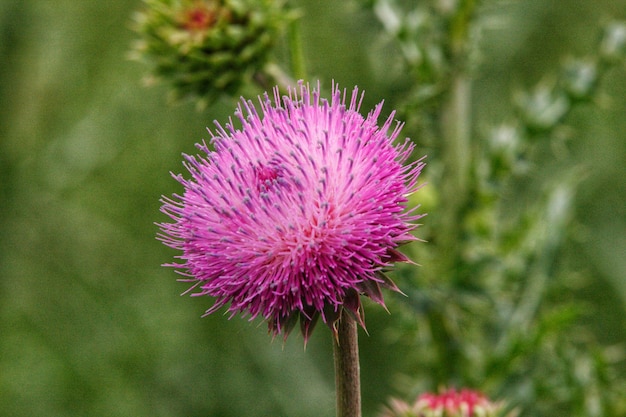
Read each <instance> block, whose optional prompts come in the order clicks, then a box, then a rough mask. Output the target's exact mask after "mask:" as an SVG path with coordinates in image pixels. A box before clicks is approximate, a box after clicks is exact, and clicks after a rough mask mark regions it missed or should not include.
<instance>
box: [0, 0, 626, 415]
mask: <svg viewBox="0 0 626 417" xmlns="http://www.w3.org/2000/svg"><path fill="white" fill-rule="evenodd" d="M294 3H295V4H297V5H300V6H301V7H302V11H303V13H304V19H303V27H302V31H303V35H304V50H305V54H306V59H307V63H308V65H309V71H310V73H311V74H312V75H313V76H314V77H319V78H320V79H321V80H322V81H323V83H325V84H327V85H328V84H330V80H331V79H335V80H336V81H338V82H339V84H340V86H342V87H347V88H351V87H352V86H353V85H355V84H356V85H358V86H359V87H360V88H362V89H365V90H366V91H367V95H366V101H365V103H364V109H367V108H370V107H371V106H372V105H373V104H374V103H377V102H378V101H380V100H381V99H383V98H384V99H385V100H386V109H387V111H389V110H390V109H392V108H393V106H394V98H395V97H397V96H398V93H399V92H400V90H401V89H402V82H398V79H402V74H394V73H393V71H392V69H391V68H389V67H388V66H387V65H386V62H387V60H389V59H390V57H389V56H388V54H389V53H392V52H390V51H389V50H386V49H383V48H381V47H380V45H381V44H380V43H379V42H378V31H379V24H378V22H377V21H376V20H375V19H374V18H373V17H372V16H370V15H368V14H367V13H365V12H363V11H361V10H360V9H359V8H358V7H356V6H355V5H354V4H352V3H351V2H349V1H346V2H340V1H331V0H323V1H316V0H308V1H305V0H301V1H297V2H294ZM493 3H494V5H493V6H491V7H490V8H489V10H488V12H489V13H490V15H491V16H490V17H491V18H493V22H494V23H493V24H492V25H490V24H489V22H487V30H486V32H485V33H484V39H483V41H482V42H483V48H482V50H483V54H484V60H483V63H482V66H481V71H480V73H479V76H478V77H477V79H476V80H475V93H474V94H475V97H474V103H475V106H474V108H473V110H474V116H475V117H474V118H475V123H476V128H477V129H481V128H484V127H485V126H486V125H487V124H489V123H498V122H500V121H502V120H503V118H506V117H507V114H508V112H510V110H511V108H510V106H508V105H506V104H505V103H508V101H509V98H510V97H511V95H512V93H513V88H514V87H528V86H531V85H533V84H535V83H536V82H538V81H539V80H540V79H541V78H542V75H543V74H544V73H545V72H546V71H550V70H551V69H556V67H557V66H558V64H559V63H560V62H561V60H562V59H563V58H564V57H565V56H566V54H567V53H568V52H571V53H572V54H576V55H584V54H586V53H588V52H589V51H590V50H591V48H593V45H594V44H595V41H596V40H597V37H598V33H599V25H600V24H601V23H603V22H606V21H608V20H609V19H611V18H620V19H624V18H626V1H624V0H613V1H610V0H566V1H563V0H527V1H513V2H493ZM498 3H499V4H498ZM496 4H497V5H496ZM139 7H141V2H140V1H138V0H132V1H131V0H117V1H113V2H103V1H97V0H80V1H76V0H56V1H51V0H26V1H24V0H1V1H0V278H1V281H0V415H1V416H7V417H9V416H25V417H26V416H29V417H30V416H49V417H53V416H138V417H140V416H151V417H158V416H170V417H172V416H185V417H191V416H301V417H307V416H311V417H313V416H316V417H319V416H332V415H334V398H333V395H334V394H333V389H334V387H333V384H334V382H333V381H334V380H333V374H332V349H331V340H330V334H329V332H328V331H327V329H325V328H324V327H323V326H320V328H319V329H318V330H317V331H316V332H315V333H314V335H313V338H312V340H311V342H310V344H309V346H308V347H307V349H306V351H305V350H304V349H303V347H302V340H301V338H300V337H299V336H297V335H294V336H293V337H291V338H290V340H289V341H288V342H287V343H285V344H283V343H282V341H281V340H275V341H273V342H272V341H271V338H270V337H269V336H268V335H267V332H266V327H265V325H264V324H263V323H258V322H252V323H250V322H248V321H246V320H242V319H240V318H234V319H232V320H230V321H229V320H227V317H224V316H221V315H219V314H216V315H212V316H210V317H207V318H204V319H201V318H200V316H201V314H202V313H203V312H204V310H205V309H206V308H208V307H209V306H210V300H208V299H198V298H194V299H191V298H189V297H179V296H178V294H180V293H181V292H182V291H184V290H185V289H186V287H185V285H184V284H179V283H177V282H176V275H175V274H174V273H173V271H172V270H169V269H164V268H161V267H160V264H162V263H164V262H167V261H169V260H170V259H171V257H172V255H173V251H171V250H169V249H167V248H165V247H163V245H161V244H160V243H158V242H157V241H156V240H155V238H154V236H155V233H156V231H157V228H156V226H155V225H154V222H157V221H163V220H165V219H164V216H162V215H161V214H160V213H159V211H158V210H159V206H160V203H159V201H158V200H159V197H160V196H161V195H162V194H165V195H169V194H172V193H174V192H178V191H179V185H178V184H177V183H176V182H175V181H174V180H173V179H172V178H171V177H170V176H169V171H174V172H181V170H182V166H181V156H180V155H181V153H182V152H187V153H191V152H195V149H194V143H196V142H197V141H200V140H201V139H203V138H206V137H207V136H208V135H207V133H206V130H205V128H206V127H207V126H212V121H213V120H214V119H217V120H220V121H224V120H225V119H226V117H227V116H228V115H229V114H231V113H232V111H233V109H234V107H235V101H229V100H227V99H223V100H221V101H219V102H217V103H215V104H214V105H213V106H211V107H210V108H209V109H207V110H204V111H203V112H198V111H196V110H195V108H194V106H193V104H192V103H186V104H181V105H176V106H171V105H168V104H166V102H165V94H166V88H165V87H164V86H161V87H156V88H149V89H148V88H145V87H143V86H142V85H141V82H140V80H141V78H142V76H143V75H144V74H145V70H146V68H144V67H143V66H141V65H140V64H137V63H134V62H130V61H129V60H127V59H126V55H127V51H128V49H129V45H130V43H131V42H132V40H133V39H134V38H135V35H134V34H133V32H132V31H131V30H130V29H129V28H130V25H131V15H132V13H133V11H135V10H137V9H138V8H139ZM404 81H406V80H404ZM601 90H602V91H603V94H604V95H606V97H607V98H606V99H605V100H603V101H602V108H601V109H583V111H579V112H578V113H577V114H576V117H575V118H574V123H573V125H572V126H573V128H575V129H576V131H575V132H576V133H575V135H574V136H573V139H572V140H571V142H569V143H568V149H569V152H571V157H572V160H573V161H575V162H576V163H579V164H581V166H583V167H584V168H585V170H584V172H585V173H586V174H585V175H586V178H585V179H584V181H583V183H582V187H581V189H580V191H579V193H578V195H577V200H576V201H577V209H576V222H575V224H576V226H575V227H576V228H577V229H578V230H576V233H573V235H574V236H576V237H577V238H576V239H575V240H572V241H570V242H568V244H567V247H566V253H567V254H568V256H569V257H570V259H569V262H570V264H571V265H575V266H576V267H577V268H578V269H579V270H580V271H582V272H586V273H591V274H592V275H593V276H594V285H593V286H592V288H587V289H586V290H585V291H587V293H585V294H583V296H584V297H586V298H588V300H589V301H590V302H593V303H595V304H597V305H600V306H601V308H600V309H599V310H598V313H597V319H596V320H595V321H594V326H595V328H596V329H597V332H598V336H599V337H600V338H601V340H604V341H605V342H606V343H609V344H611V343H617V342H620V341H622V342H623V341H624V340H625V339H626V337H625V336H626V328H625V325H624V323H625V320H624V314H625V306H626V279H625V276H626V203H625V202H626V181H625V180H624V178H626V133H624V132H626V117H625V116H626V69H625V68H623V67H622V68H619V69H616V70H614V71H612V72H611V73H610V74H609V77H608V78H607V79H606V80H604V81H603V84H602V86H601ZM405 133H406V134H407V135H410V132H405ZM416 140H417V142H418V144H419V138H417V139H416ZM418 152H419V150H418ZM543 162H544V166H541V167H538V168H537V169H538V170H539V171H538V172H539V173H542V174H544V173H545V175H549V173H550V169H551V166H550V159H549V158H546V160H545V161H543ZM426 221H428V220H427V219H426ZM428 267H429V265H427V264H424V265H423V266H422V268H428ZM418 273H419V271H418ZM381 310H382V309H380V308H374V307H372V308H370V307H368V308H367V310H366V314H367V316H368V318H367V320H368V321H367V322H368V330H369V333H370V336H366V335H365V334H363V333H362V335H361V342H360V343H361V350H362V377H363V391H364V409H365V416H373V415H374V413H375V411H376V410H378V408H379V406H380V404H382V403H384V402H385V401H386V400H387V398H388V397H389V396H390V395H393V394H395V393H396V390H395V388H397V386H396V382H394V376H395V375H396V373H397V372H398V371H399V370H401V369H402V365H403V355H405V354H406V352H405V351H401V350H399V349H396V348H394V345H393V344H391V343H389V342H388V340H387V338H386V337H385V335H386V332H385V327H387V326H389V324H390V323H391V321H392V320H393V311H392V315H391V316H390V315H387V314H386V313H385V312H382V311H381Z"/></svg>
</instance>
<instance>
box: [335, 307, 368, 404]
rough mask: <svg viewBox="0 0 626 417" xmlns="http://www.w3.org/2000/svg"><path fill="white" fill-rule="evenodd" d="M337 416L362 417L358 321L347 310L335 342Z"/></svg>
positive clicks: (343, 313)
mask: <svg viewBox="0 0 626 417" xmlns="http://www.w3.org/2000/svg"><path fill="white" fill-rule="evenodd" d="M333 347H334V354H335V390H336V395H337V417H361V379H360V378H361V377H360V369H359V344H358V334H357V323H356V321H355V320H354V319H353V318H352V317H351V316H350V315H349V314H348V313H346V312H345V311H343V312H342V314H341V318H340V319H339V322H338V323H337V337H336V339H335V341H334V343H333Z"/></svg>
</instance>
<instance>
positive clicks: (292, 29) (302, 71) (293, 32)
mask: <svg viewBox="0 0 626 417" xmlns="http://www.w3.org/2000/svg"><path fill="white" fill-rule="evenodd" d="M287 37H288V40H289V58H290V60H291V75H292V77H293V78H295V79H296V80H305V81H306V80H307V73H306V63H305V60H304V52H303V48H302V36H301V34H300V19H299V18H295V19H293V20H292V21H291V22H290V23H289V27H288V29H287Z"/></svg>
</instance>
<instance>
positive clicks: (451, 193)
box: [440, 0, 475, 272]
mask: <svg viewBox="0 0 626 417" xmlns="http://www.w3.org/2000/svg"><path fill="white" fill-rule="evenodd" d="M474 6H475V2H474V1H472V0H468V1H462V2H461V4H459V5H458V7H457V10H456V11H455V14H454V15H453V16H452V17H451V19H450V27H449V36H450V54H451V55H452V56H451V62H452V65H453V66H454V69H453V71H452V73H451V80H450V88H449V90H448V96H447V99H446V101H445V102H444V104H443V108H442V113H441V134H442V136H443V146H442V160H443V163H444V175H445V178H446V180H445V181H444V182H443V184H444V185H443V190H442V206H443V207H445V208H446V210H445V211H444V212H443V213H444V215H443V216H444V217H443V218H442V224H441V228H440V233H441V234H440V239H441V244H442V247H444V248H446V250H445V253H446V255H445V257H444V265H442V268H443V271H444V272H449V271H450V270H451V267H452V266H453V265H451V263H453V262H455V260H456V259H458V253H457V252H458V250H459V249H460V245H459V244H458V242H459V240H460V233H461V229H460V228H459V224H458V223H459V222H458V220H459V218H460V217H461V211H462V210H463V207H464V205H465V203H466V201H467V195H468V179H469V176H470V172H469V171H470V162H471V158H472V155H471V151H472V149H471V144H470V140H471V129H472V126H471V96H472V86H471V80H470V77H469V74H468V73H467V65H466V60H467V57H466V54H467V42H468V38H469V24H470V22H469V21H470V19H471V17H472V14H473V9H474Z"/></svg>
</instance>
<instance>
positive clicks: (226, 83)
mask: <svg viewBox="0 0 626 417" xmlns="http://www.w3.org/2000/svg"><path fill="white" fill-rule="evenodd" d="M144 2H145V8H144V10H143V11H141V12H138V13H137V14H136V15H135V30H136V31H137V32H138V34H139V35H140V39H139V40H138V41H137V42H136V43H135V44H134V47H133V52H132V54H131V58H134V59H138V60H142V61H147V62H148V63H149V64H150V65H151V66H152V70H151V75H150V76H149V77H148V79H147V81H148V82H154V81H157V80H166V81H168V82H169V83H170V84H171V85H172V87H173V88H172V98H173V99H175V100H177V99H180V98H185V97H195V98H198V99H199V100H200V104H205V105H206V104H208V103H209V102H210V101H212V100H214V99H215V98H216V97H218V96H219V95H220V94H229V95H232V94H235V93H236V91H237V90H238V89H239V87H240V86H241V85H242V84H243V83H244V82H247V81H250V79H251V77H252V76H253V75H254V74H255V73H258V72H260V71H262V69H263V66H264V65H265V63H266V62H267V59H268V54H269V52H270V50H271V47H272V45H273V43H274V41H275V39H276V37H277V34H278V29H279V27H280V24H281V22H282V21H283V20H284V19H285V18H286V16H287V13H286V12H284V11H283V10H282V9H281V7H280V6H279V3H280V2H277V1H271V0H144Z"/></svg>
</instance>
